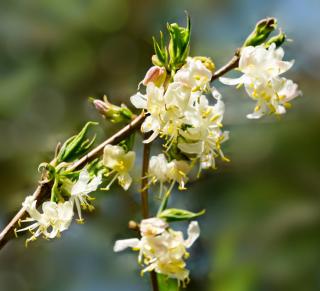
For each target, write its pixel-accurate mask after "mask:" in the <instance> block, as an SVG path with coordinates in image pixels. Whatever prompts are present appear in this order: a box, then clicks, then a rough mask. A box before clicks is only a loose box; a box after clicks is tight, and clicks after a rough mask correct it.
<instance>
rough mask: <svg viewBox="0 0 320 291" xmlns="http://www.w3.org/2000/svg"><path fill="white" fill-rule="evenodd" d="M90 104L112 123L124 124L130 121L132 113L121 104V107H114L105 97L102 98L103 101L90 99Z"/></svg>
mask: <svg viewBox="0 0 320 291" xmlns="http://www.w3.org/2000/svg"><path fill="white" fill-rule="evenodd" d="M91 102H92V103H93V105H94V107H95V108H96V109H97V111H98V112H99V113H100V114H101V115H102V116H103V117H104V118H105V119H107V120H109V121H111V122H112V123H118V122H124V121H125V122H126V121H129V120H131V119H132V112H131V111H130V110H129V108H128V107H127V106H125V105H124V104H121V107H120V106H117V105H114V104H112V103H110V102H109V101H108V98H107V96H104V97H103V100H99V99H93V98H91Z"/></svg>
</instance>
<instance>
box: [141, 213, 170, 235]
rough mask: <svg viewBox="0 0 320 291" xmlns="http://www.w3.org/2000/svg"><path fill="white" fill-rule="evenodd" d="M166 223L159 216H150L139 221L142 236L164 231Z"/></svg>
mask: <svg viewBox="0 0 320 291" xmlns="http://www.w3.org/2000/svg"><path fill="white" fill-rule="evenodd" d="M167 227H168V224H167V223H166V222H165V221H164V220H163V219H160V218H157V217H152V218H147V219H143V220H142V221H141V223H140V232H141V234H142V236H156V235H159V234H161V233H163V232H164V231H165V229H166V228H167Z"/></svg>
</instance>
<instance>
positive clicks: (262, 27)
mask: <svg viewBox="0 0 320 291" xmlns="http://www.w3.org/2000/svg"><path fill="white" fill-rule="evenodd" d="M276 27H277V20H276V19H275V18H272V17H269V18H266V19H262V20H260V21H259V22H258V23H257V24H256V26H255V28H254V30H253V31H252V33H251V34H250V35H249V36H248V38H247V39H246V41H245V42H244V45H243V46H257V45H260V44H262V43H264V42H265V41H266V40H267V38H268V37H269V35H270V33H271V32H272V31H274V30H275V29H276Z"/></svg>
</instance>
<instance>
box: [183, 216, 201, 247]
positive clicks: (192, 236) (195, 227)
mask: <svg viewBox="0 0 320 291" xmlns="http://www.w3.org/2000/svg"><path fill="white" fill-rule="evenodd" d="M199 236H200V227H199V224H198V222H197V221H192V222H191V223H190V224H189V227H188V238H187V239H186V240H185V242H184V245H185V246H186V248H190V247H191V246H192V245H193V243H194V242H195V241H196V240H197V238H198V237H199Z"/></svg>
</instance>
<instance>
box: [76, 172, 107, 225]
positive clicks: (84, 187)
mask: <svg viewBox="0 0 320 291" xmlns="http://www.w3.org/2000/svg"><path fill="white" fill-rule="evenodd" d="M101 182H102V177H101V175H98V176H94V177H93V178H92V179H91V178H90V174H89V173H88V171H87V170H86V169H83V170H81V172H80V174H79V179H78V181H77V182H76V183H75V184H74V185H73V186H72V189H71V197H70V201H72V203H74V204H75V205H76V208H77V211H78V216H79V219H78V221H79V222H83V218H82V215H81V208H83V209H88V210H90V211H91V210H93V209H94V207H93V205H91V203H89V201H90V200H93V198H92V197H90V196H89V193H91V192H93V191H96V190H97V188H98V186H99V185H100V184H101Z"/></svg>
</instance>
